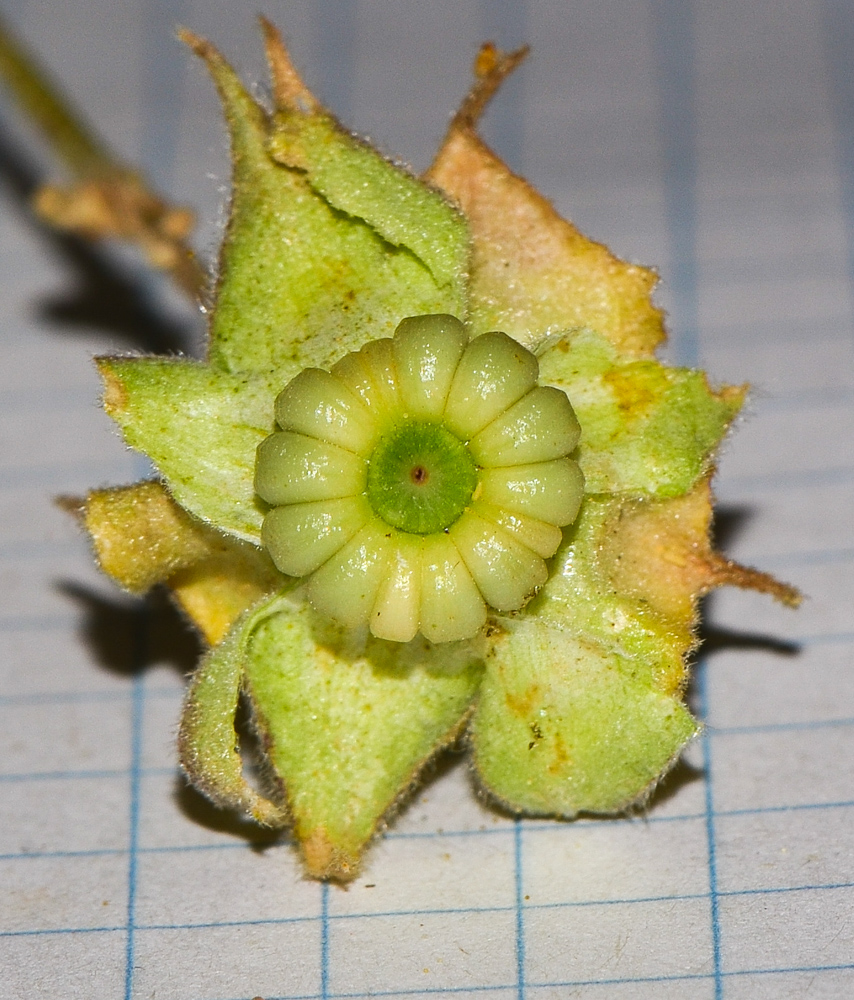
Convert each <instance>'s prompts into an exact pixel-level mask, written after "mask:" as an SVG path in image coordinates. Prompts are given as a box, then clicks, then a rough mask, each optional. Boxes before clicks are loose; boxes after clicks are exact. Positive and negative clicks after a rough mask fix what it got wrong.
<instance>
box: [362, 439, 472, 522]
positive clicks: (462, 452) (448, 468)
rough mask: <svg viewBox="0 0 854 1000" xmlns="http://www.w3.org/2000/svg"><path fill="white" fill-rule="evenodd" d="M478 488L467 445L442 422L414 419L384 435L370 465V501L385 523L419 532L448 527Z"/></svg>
mask: <svg viewBox="0 0 854 1000" xmlns="http://www.w3.org/2000/svg"><path fill="white" fill-rule="evenodd" d="M476 486H477V466H476V465H475V464H474V460H473V459H472V457H471V455H470V454H469V451H468V448H466V446H465V445H464V444H463V443H462V441H460V439H459V438H458V437H455V436H454V435H453V434H452V433H451V432H450V431H449V430H446V429H445V428H444V427H442V426H441V425H440V424H431V423H426V422H421V421H412V422H410V423H407V424H403V426H401V427H397V428H396V429H395V430H394V431H393V432H392V433H391V434H388V435H387V436H386V437H384V438H383V439H382V440H381V441H380V443H379V444H378V445H377V447H376V448H375V449H374V453H373V454H372V455H371V459H370V463H369V465H368V501H369V502H370V504H371V506H372V507H373V509H374V512H375V513H376V514H378V515H379V516H380V517H381V518H382V519H383V520H384V521H385V522H386V524H390V525H391V526H392V527H394V528H399V529H400V530H401V531H408V532H410V533H411V534H414V535H430V534H432V533H433V532H434V531H442V530H444V529H445V528H449V527H450V526H451V525H452V524H453V523H454V521H456V520H457V518H458V517H459V516H460V514H462V512H463V510H465V507H466V504H468V502H469V501H470V500H471V497H472V493H474V490H475V487H476Z"/></svg>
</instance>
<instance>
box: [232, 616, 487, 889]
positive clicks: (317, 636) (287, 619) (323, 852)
mask: <svg viewBox="0 0 854 1000" xmlns="http://www.w3.org/2000/svg"><path fill="white" fill-rule="evenodd" d="M246 649H247V661H246V671H247V691H248V693H249V697H250V700H251V703H252V707H253V711H254V713H255V722H256V726H257V727H258V729H259V732H260V733H261V737H262V740H263V742H264V745H265V747H266V748H267V754H268V756H269V760H270V762H271V764H272V767H273V769H274V771H275V773H276V774H277V775H278V776H279V777H280V778H281V779H282V780H283V781H284V784H285V788H286V793H287V801H288V807H289V811H290V813H291V816H292V817H293V823H294V832H295V835H296V837H297V838H298V840H299V841H300V843H301V844H302V848H303V853H304V856H305V860H306V864H307V867H308V869H309V872H310V873H311V874H313V875H315V876H321V877H331V878H339V879H343V880H346V879H348V878H352V877H353V876H354V875H355V874H356V871H357V869H358V865H359V858H360V856H361V853H362V851H363V849H364V847H365V845H366V844H367V842H368V841H369V840H370V839H371V837H372V836H373V835H374V833H375V832H376V831H377V829H378V827H379V825H380V824H381V822H382V820H383V818H384V817H385V816H386V815H387V814H388V813H389V811H390V810H392V809H393V808H394V806H395V804H396V803H397V801H398V800H399V799H400V797H401V796H403V795H405V794H406V793H407V792H408V791H409V790H410V789H411V788H412V786H413V784H414V782H415V780H416V779H417V777H418V775H419V773H420V771H421V770H422V768H423V766H424V765H425V763H426V762H427V761H428V760H429V759H430V758H431V757H432V756H433V755H434V754H435V753H436V752H437V750H439V749H440V748H441V747H443V746H446V745H447V744H449V743H450V742H452V741H453V740H454V739H455V738H456V736H457V734H458V733H459V731H460V729H461V727H462V725H463V724H464V721H465V718H466V716H467V713H468V711H469V708H470V706H471V704H472V701H473V699H474V697H475V694H476V691H477V688H478V685H479V683H480V680H481V676H482V669H483V668H482V661H481V657H480V652H481V650H480V648H479V645H477V644H474V643H469V642H463V643H454V644H451V643H447V644H443V645H441V646H436V647H434V646H432V645H431V644H430V643H428V642H426V641H425V640H420V639H416V640H414V641H412V642H410V643H393V642H385V641H383V640H380V639H374V638H372V637H366V635H365V634H364V632H362V631H359V632H352V631H348V630H345V629H339V628H337V627H335V626H333V625H331V624H329V623H328V622H323V621H322V620H321V619H320V618H319V616H318V615H316V614H315V613H314V612H313V611H311V609H310V608H309V607H308V606H307V605H305V604H304V603H303V604H301V605H300V604H299V603H297V602H296V601H295V602H294V603H293V604H291V603H290V602H288V601H283V602H282V603H281V604H280V605H279V607H278V610H277V612H276V613H275V614H273V615H270V616H269V617H267V618H265V619H264V620H263V621H262V622H260V623H259V624H258V626H257V628H256V629H255V631H254V633H253V634H252V636H251V639H249V640H248V641H247V645H246Z"/></svg>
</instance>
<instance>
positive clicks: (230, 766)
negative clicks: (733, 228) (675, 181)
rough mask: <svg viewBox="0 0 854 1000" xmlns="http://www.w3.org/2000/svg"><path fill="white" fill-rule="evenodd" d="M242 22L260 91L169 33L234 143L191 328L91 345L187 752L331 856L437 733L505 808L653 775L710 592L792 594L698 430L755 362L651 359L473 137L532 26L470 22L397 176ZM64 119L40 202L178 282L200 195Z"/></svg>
mask: <svg viewBox="0 0 854 1000" xmlns="http://www.w3.org/2000/svg"><path fill="white" fill-rule="evenodd" d="M263 27H264V34H265V40H266V48H267V57H268V62H269V65H270V71H271V75H272V106H271V107H269V108H266V107H262V106H261V105H260V104H259V103H258V102H257V101H256V100H255V99H254V98H252V97H251V96H250V95H249V93H248V92H247V90H246V89H245V88H244V86H243V84H242V83H241V82H240V80H239V79H238V77H237V76H236V75H235V73H234V72H233V70H232V69H231V68H230V66H229V65H228V64H227V63H226V62H225V60H224V59H223V58H222V56H221V55H220V54H219V53H218V52H217V50H215V49H214V48H213V47H212V46H211V45H210V44H209V43H207V42H205V41H203V40H201V39H199V38H197V37H196V36H194V35H192V34H191V33H189V32H183V33H182V36H183V38H184V40H185V41H186V42H187V43H188V44H189V45H190V47H191V48H192V49H193V50H194V51H195V52H196V54H197V55H199V56H200V57H201V58H202V59H203V60H204V62H205V63H206V65H207V67H208V69H209V71H210V73H211V76H212V77H213V80H214V83H215V85H216V87H217V89H218V91H219V94H220V97H221V100H222V104H223V108H224V111H225V117H226V120H227V123H228V128H229V133H230V140H231V151H232V163H233V179H232V196H231V206H230V216H229V223H228V228H227V232H226V234H225V238H224V240H223V244H222V248H221V251H220V259H219V267H218V273H217V275H216V278H215V286H214V290H213V293H212V304H211V308H210V310H209V340H208V349H207V355H206V357H205V359H204V360H201V361H199V360H191V359H187V358H158V357H104V358H100V359H98V366H99V368H100V371H101V374H102V376H103V379H104V385H105V389H104V406H105V408H106V410H107V412H108V413H109V414H110V416H111V417H113V419H114V420H115V421H116V423H117V424H118V426H119V428H120V429H121V432H122V434H123V436H124V439H125V440H126V442H127V443H128V444H129V445H130V446H131V447H133V448H136V449H139V450H140V451H142V452H144V453H145V454H146V455H148V456H149V458H150V459H151V460H152V461H153V463H154V465H155V467H156V469H157V471H158V477H157V478H156V479H153V480H151V481H146V482H143V483H137V484H135V485H131V486H125V487H119V488H115V489H108V490H99V491H95V492H93V493H91V494H90V495H89V496H88V497H87V498H86V499H85V501H83V502H82V516H83V519H84V521H85V525H86V528H87V530H88V532H89V533H90V535H91V538H92V541H93V545H94V548H95V552H96V555H97V558H98V560H99V562H100V565H101V566H102V568H103V569H104V570H105V572H107V573H108V574H109V575H110V576H112V577H113V578H114V579H115V580H116V581H117V582H118V583H119V584H120V585H121V586H123V587H124V588H125V589H127V590H129V591H130V592H132V593H143V592H144V591H146V590H147V589H148V588H150V587H151V586H153V585H155V584H159V583H162V584H165V585H166V586H167V587H168V588H169V589H170V590H171V592H172V594H173V595H174V597H175V599H176V601H177V602H178V604H179V605H180V606H181V607H182V608H183V609H184V611H185V612H186V614H187V615H188V616H189V618H190V619H191V620H192V621H193V623H194V624H195V625H196V626H197V628H198V629H199V631H200V632H201V634H202V636H203V637H204V639H205V641H206V643H207V644H208V647H209V648H208V651H207V652H206V654H205V655H204V657H203V659H202V660H201V662H200V664H199V666H198V668H197V670H196V672H195V674H194V676H193V679H192V681H191V683H190V687H189V692H188V695H187V700H186V704H185V708H184V713H183V718H182V722H181V728H180V735H179V747H180V756H181V762H182V765H183V767H184V769H185V771H186V773H187V775H188V777H189V779H190V781H191V782H192V783H193V784H194V785H195V786H196V787H197V788H198V789H199V790H201V791H202V792H203V793H204V794H205V795H207V796H208V797H209V798H210V799H212V800H213V801H214V802H216V803H218V804H220V805H222V806H223V807H226V808H233V809H237V810H241V811H243V812H246V813H249V814H250V815H252V816H253V817H254V818H255V819H256V820H257V821H258V822H259V823H262V824H267V825H270V826H289V827H291V829H292V831H293V834H294V836H295V838H296V840H297V841H298V842H299V844H300V847H301V850H302V854H303V857H304V859H305V864H306V868H307V871H308V872H309V873H310V874H311V875H314V876H317V877H321V878H334V879H339V880H347V879H350V878H352V877H353V876H354V875H355V874H356V872H357V871H358V867H359V864H360V861H361V857H362V854H363V851H364V849H365V847H366V845H367V844H368V843H369V842H370V840H371V838H372V837H373V836H374V835H375V833H376V832H377V831H378V830H379V829H380V828H381V827H382V824H383V823H384V822H385V821H386V819H387V818H388V816H389V815H390V813H391V812H392V811H393V810H394V809H395V808H397V807H398V805H399V804H400V803H401V801H402V799H404V798H405V796H406V795H407V793H408V792H409V791H410V789H411V788H412V787H413V784H414V783H415V782H416V781H417V779H418V776H419V774H420V773H421V772H422V770H423V768H424V767H425V765H426V764H427V762H428V761H430V759H431V758H433V757H434V756H435V754H436V753H437V752H438V751H439V750H440V749H441V748H443V747H447V746H449V745H452V744H454V743H457V742H458V741H462V742H463V743H464V744H465V746H466V747H467V748H468V749H469V752H470V755H471V761H472V772H473V776H474V780H475V781H476V783H477V785H478V787H479V788H480V789H482V790H483V791H484V792H485V793H486V794H487V795H488V796H489V797H490V798H492V799H494V800H495V801H497V802H498V803H501V804H503V805H504V806H505V807H506V808H507V809H509V810H511V811H513V812H514V813H523V814H527V815H545V816H559V817H572V816H575V815H577V814H578V813H580V812H591V813H617V812H621V811H624V810H626V809H628V808H629V807H631V806H632V805H635V804H638V803H642V802H643V801H644V800H645V799H646V798H647V797H648V795H649V793H650V791H651V790H652V789H653V788H654V787H655V785H656V783H657V782H658V781H659V780H660V778H661V777H662V775H663V774H664V773H665V772H666V771H667V769H668V768H669V767H670V766H671V765H672V764H673V763H674V761H676V760H677V759H678V756H679V754H680V752H681V750H682V748H683V747H684V746H685V744H686V743H687V742H688V741H689V740H690V739H691V738H692V737H693V736H694V735H695V734H696V732H697V730H698V724H697V722H696V720H695V719H694V718H693V717H692V715H691V713H690V712H689V710H688V708H687V707H686V705H685V704H684V700H683V696H684V691H685V686H686V680H687V658H688V656H689V654H690V653H691V651H692V650H693V648H694V646H695V643H696V628H697V616H698V600H699V598H700V597H701V596H702V595H703V594H705V593H706V592H708V591H709V590H710V589H712V588H713V587H716V586H720V585H722V584H733V585H736V586H745V587H753V588H756V589H759V590H764V591H767V592H769V593H771V594H773V595H774V596H776V597H777V598H779V599H781V600H783V601H785V602H787V603H790V604H796V603H797V600H798V597H797V594H796V593H795V592H794V591H793V590H792V589H791V588H788V587H786V586H784V585H782V584H778V583H777V582H775V581H774V580H772V579H771V578H770V577H768V576H766V575H765V574H762V573H759V572H757V571H755V570H750V569H746V568H744V567H740V566H737V565H735V564H734V563H732V562H730V561H729V560H727V559H726V558H724V557H723V556H722V555H720V554H719V553H717V552H716V551H714V549H713V547H712V545H711V542H710V538H709V524H710V518H711V490H710V480H711V477H712V474H713V471H714V464H713V463H714V456H715V451H716V449H717V446H718V445H719V443H720V441H721V439H722V437H723V435H724V434H725V433H726V430H727V428H728V426H729V425H730V423H731V421H732V420H733V418H734V416H735V415H736V413H737V412H738V410H739V408H740V406H741V404H742V401H743V398H744V392H745V389H744V387H723V388H717V389H716V388H712V387H711V386H710V385H709V383H708V381H707V379H706V377H705V376H704V374H703V373H701V372H697V371H692V370H688V369H683V368H673V367H668V366H666V365H664V364H662V363H661V362H659V361H658V360H656V358H655V350H656V348H657V347H658V346H659V345H660V343H661V342H662V340H663V337H664V330H663V325H662V316H661V313H660V311H659V310H658V309H657V308H656V307H655V305H654V304H653V302H652V299H651V294H652V290H653V287H654V285H655V282H656V277H655V275H654V274H653V272H651V271H649V270H646V269H645V268H642V267H638V266H635V265H631V264H626V263H623V262H621V261H619V260H617V259H616V258H615V257H614V256H613V255H612V254H611V253H610V252H609V251H608V250H607V249H606V248H605V247H603V246H601V245H598V244H596V243H593V242H592V241H590V240H588V239H587V238H586V237H584V236H582V235H581V234H580V233H579V232H578V231H577V230H576V229H575V228H574V227H573V226H572V225H571V224H570V223H568V222H566V221H564V220H563V219H561V218H560V217H559V216H558V215H557V214H556V213H555V211H554V209H553V208H552V206H551V205H550V204H549V203H548V202H547V201H546V200H545V199H543V198H542V197H541V196H540V195H539V194H538V193H537V192H536V191H534V190H533V189H532V188H531V187H530V186H529V185H528V184H527V183H526V182H525V181H524V180H522V179H521V178H519V177H517V176H515V175H513V174H512V173H511V172H510V171H509V169H508V168H507V167H506V166H505V165H504V164H503V163H502V162H501V161H500V160H499V159H498V158H497V157H496V156H495V155H494V154H493V153H492V152H491V151H490V150H489V149H488V148H487V147H486V146H485V145H484V143H483V142H482V140H481V139H480V138H479V136H478V134H477V123H478V120H479V118H480V116H481V114H482V113H483V110H484V108H485V106H486V104H487V103H488V101H489V99H490V98H491V97H492V95H493V93H494V92H495V90H496V89H497V88H498V86H499V85H500V83H501V81H502V80H503V79H504V77H505V76H506V75H507V74H508V73H509V72H511V71H512V69H513V68H514V67H515V65H516V64H517V63H518V62H519V60H520V59H521V58H522V56H523V55H524V53H523V52H518V53H513V54H505V53H501V52H499V51H497V50H496V49H495V48H494V47H492V46H484V47H483V49H482V50H481V52H480V54H479V56H478V58H477V61H476V64H475V83H474V85H473V88H472V90H471V92H470V94H469V95H468V96H467V97H466V99H465V101H464V102H463V105H462V107H461V108H460V110H459V112H458V113H457V115H456V116H455V118H454V119H453V121H452V123H451V126H450V129H449V131H448V134H447V136H446V138H445V140H444V142H443V144H442V146H441V148H440V150H439V152H438V154H437V156H436V159H435V161H434V163H433V165H432V166H431V168H430V169H429V171H428V172H427V175H426V176H425V177H424V178H417V177H415V176H413V175H412V174H410V173H409V172H408V171H406V170H405V169H403V168H401V167H400V166H398V165H396V164H394V163H391V162H389V161H387V160H385V159H384V158H383V157H382V156H380V155H379V154H378V153H377V152H376V151H375V150H374V149H372V148H371V147H370V146H369V145H367V144H366V143H363V142H361V141H360V140H358V139H356V138H354V137H353V136H352V135H351V134H349V133H348V132H346V131H345V130H344V129H342V128H341V126H340V125H339V124H338V123H337V122H336V121H335V120H334V118H333V117H332V116H331V115H330V113H329V112H328V111H327V110H326V109H325V108H323V107H322V106H321V105H320V104H319V102H318V101H317V100H316V99H315V97H314V96H313V95H312V94H311V93H310V92H309V91H308V89H307V88H306V87H305V85H304V84H303V82H302V81H301V79H300V77H299V76H298V74H297V72H296V70H295V69H294V67H293V65H292V63H291V61H290V59H289V56H288V54H287V52H286V50H285V48H284V46H283V45H282V42H281V39H280V37H279V35H278V33H277V32H276V30H275V29H274V28H273V27H272V26H271V25H270V24H269V23H267V22H263ZM10 59H11V61H10ZM9 65H14V59H12V58H11V57H8V58H7V70H6V76H7V77H9V78H12V77H13V76H14V74H13V73H11V72H10V71H9V70H8V66H9ZM30 89H32V88H30ZM23 92H24V93H26V87H24V88H23ZM36 104H37V106H38V107H41V108H44V107H45V106H46V105H45V102H44V101H42V102H41V104H39V103H38V102H36ZM63 115H64V112H63V114H62V115H60V118H63ZM49 117H50V116H45V115H44V114H43V115H42V118H43V119H46V118H49ZM55 117H56V116H54V118H55ZM63 120H65V119H64V118H63ZM45 125H46V127H47V128H48V130H50V129H51V128H53V130H54V131H56V129H55V128H54V127H53V125H55V122H54V123H53V125H52V124H51V121H50V120H45ZM74 134H75V135H76V136H77V138H78V139H79V138H80V136H79V133H74ZM73 145H74V144H73V143H72V146H73ZM79 145H80V143H79V142H78V146H79ZM82 148H83V149H84V151H88V153H89V154H92V155H86V156H84V155H82V154H79V150H78V155H77V157H76V161H75V162H77V163H78V166H77V168H76V169H77V175H78V179H77V181H76V183H75V184H74V185H72V186H71V187H70V188H67V189H58V188H53V187H52V188H48V189H45V190H44V191H43V192H42V193H41V195H40V196H39V199H38V207H39V209H40V211H41V213H42V215H43V216H45V217H46V218H48V219H49V220H50V221H52V222H53V223H54V224H56V225H58V226H64V227H66V228H71V229H74V230H75V231H78V232H82V233H85V234H87V235H91V236H100V235H121V236H125V237H128V238H131V239H133V240H135V241H136V242H137V243H139V244H140V245H142V247H143V248H144V249H145V251H146V252H147V253H148V256H149V259H150V260H151V262H152V263H153V264H155V265H156V266H159V267H162V268H165V269H167V270H169V271H170V272H171V273H173V275H174V276H175V277H176V279H177V280H178V281H179V283H180V284H181V285H182V287H184V288H185V289H187V290H189V291H190V292H191V293H192V294H196V293H197V292H198V290H199V288H200V287H202V286H203V284H204V275H203V274H202V273H201V270H200V268H199V267H198V265H197V264H196V263H195V261H194V259H193V258H192V256H191V254H190V251H189V249H188V247H187V244H186V238H187V236H188V233H189V230H190V225H191V220H190V217H189V215H188V214H187V213H186V212H184V211H182V210H179V209H175V208H174V207H172V206H169V205H168V204H167V203H165V202H164V201H162V200H161V199H158V198H156V197H155V196H154V195H153V194H151V192H149V190H148V189H147V187H146V186H145V184H144V182H143V181H142V180H141V179H140V178H139V177H138V176H137V175H136V174H134V173H133V172H131V171H128V170H126V169H124V168H117V167H116V166H115V165H114V164H112V163H111V162H110V161H109V160H108V159H105V157H104V156H101V155H95V153H94V152H93V150H94V149H95V147H94V146H93V145H92V144H91V142H90V143H89V144H88V145H87V144H86V143H85V142H84V143H83V147H82ZM67 158H69V157H67ZM241 696H243V697H244V698H245V700H246V702H247V704H248V706H249V709H250V712H251V719H252V724H253V726H254V728H255V731H256V733H257V736H258V742H259V745H260V748H261V752H262V754H263V758H264V762H265V765H266V766H265V768H264V774H263V777H262V780H261V782H260V783H253V782H250V781H249V780H248V779H247V777H246V774H245V769H244V762H243V759H242V757H241V753H240V749H239V747H238V738H237V735H236V732H235V721H234V720H235V713H236V711H237V708H238V702H239V699H240V698H241Z"/></svg>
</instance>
